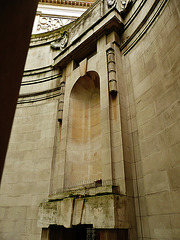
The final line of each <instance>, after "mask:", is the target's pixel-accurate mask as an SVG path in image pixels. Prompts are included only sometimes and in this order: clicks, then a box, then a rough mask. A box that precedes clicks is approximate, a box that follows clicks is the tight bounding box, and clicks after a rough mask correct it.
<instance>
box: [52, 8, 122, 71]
mask: <svg viewBox="0 0 180 240" xmlns="http://www.w3.org/2000/svg"><path fill="white" fill-rule="evenodd" d="M123 26H124V25H123V23H122V18H121V16H120V13H119V12H118V10H117V9H116V8H113V9H111V10H110V11H109V12H108V13H107V14H105V15H104V16H103V17H101V18H100V19H98V20H97V21H96V22H95V23H94V24H92V25H91V26H90V27H89V28H88V29H86V30H85V31H84V32H83V33H81V34H80V35H79V36H78V37H77V38H75V39H74V40H73V42H72V43H71V44H70V45H68V46H67V47H66V48H65V49H64V50H63V51H62V52H60V53H59V54H58V55H57V56H56V57H55V58H54V67H59V68H61V69H62V68H64V67H65V66H66V65H67V64H68V63H69V62H70V61H71V60H72V59H74V57H75V56H76V55H77V54H78V53H80V52H81V53H82V52H83V53H84V54H86V51H87V49H89V48H90V46H92V45H94V44H96V42H97V40H98V39H99V38H101V37H102V36H103V35H107V34H109V33H110V32H112V31H115V32H117V33H118V34H119V35H120V34H121V33H122V31H123ZM72 27H73V26H72Z"/></svg>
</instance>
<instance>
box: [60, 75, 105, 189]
mask: <svg viewBox="0 0 180 240" xmlns="http://www.w3.org/2000/svg"><path fill="white" fill-rule="evenodd" d="M101 178H102V163H101V128H100V81H99V76H98V74H97V73H96V72H88V73H87V74H86V75H85V76H83V77H80V78H79V79H78V81H77V82H76V83H75V85H74V86H73V88H72V91H71V94H70V103H69V117H68V134H67V152H66V161H65V182H64V185H65V188H68V187H72V186H76V185H77V186H79V185H83V184H84V183H87V182H93V181H96V180H98V179H101Z"/></svg>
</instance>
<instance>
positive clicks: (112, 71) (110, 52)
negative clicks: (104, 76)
mask: <svg viewBox="0 0 180 240" xmlns="http://www.w3.org/2000/svg"><path fill="white" fill-rule="evenodd" d="M106 54H107V70H108V80H109V93H110V94H111V95H113V96H114V95H116V94H117V80H116V63H115V51H114V48H113V44H110V46H109V47H108V49H107V50H106Z"/></svg>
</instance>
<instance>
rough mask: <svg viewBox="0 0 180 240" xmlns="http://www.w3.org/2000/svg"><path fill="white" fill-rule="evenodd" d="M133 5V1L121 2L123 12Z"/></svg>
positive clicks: (124, 0) (125, 0)
mask: <svg viewBox="0 0 180 240" xmlns="http://www.w3.org/2000/svg"><path fill="white" fill-rule="evenodd" d="M131 3H132V0H121V12H126V10H127V8H128V7H129V6H130V4H131Z"/></svg>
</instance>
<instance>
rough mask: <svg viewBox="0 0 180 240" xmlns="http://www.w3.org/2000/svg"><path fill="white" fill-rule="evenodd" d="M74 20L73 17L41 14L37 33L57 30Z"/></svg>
mask: <svg viewBox="0 0 180 240" xmlns="http://www.w3.org/2000/svg"><path fill="white" fill-rule="evenodd" d="M72 21H74V19H73V18H61V17H58V18H57V17H47V16H40V17H39V21H38V25H37V33H38V32H48V31H52V30H55V29H57V28H60V27H63V26H65V25H67V24H68V23H70V22H72Z"/></svg>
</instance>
